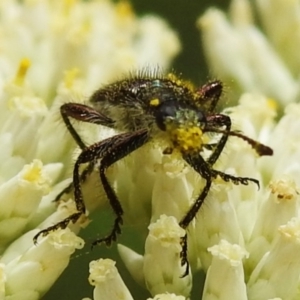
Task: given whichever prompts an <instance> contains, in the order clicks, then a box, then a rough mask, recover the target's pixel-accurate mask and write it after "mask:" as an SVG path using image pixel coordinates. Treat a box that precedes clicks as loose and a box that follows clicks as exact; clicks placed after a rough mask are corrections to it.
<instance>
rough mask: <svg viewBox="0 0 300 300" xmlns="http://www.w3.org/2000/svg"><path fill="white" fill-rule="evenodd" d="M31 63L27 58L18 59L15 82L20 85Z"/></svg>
mask: <svg viewBox="0 0 300 300" xmlns="http://www.w3.org/2000/svg"><path fill="white" fill-rule="evenodd" d="M30 65H31V61H30V59H28V58H26V57H25V58H23V59H22V60H21V61H20V64H19V68H18V71H17V74H16V77H15V80H14V81H15V84H17V85H22V84H23V82H24V79H25V76H26V74H27V71H28V69H29V67H30Z"/></svg>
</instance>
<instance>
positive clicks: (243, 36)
mask: <svg viewBox="0 0 300 300" xmlns="http://www.w3.org/2000/svg"><path fill="white" fill-rule="evenodd" d="M253 2H254V3H253V6H254V7H255V9H256V11H255V12H257V14H258V16H259V17H260V21H261V24H262V28H263V30H264V32H263V31H261V30H260V29H259V28H258V26H256V25H255V23H254V21H253V20H254V17H253V16H252V15H253V14H254V13H253V12H252V9H251V7H252V5H251V4H252V3H251V4H250V1H248V0H233V1H232V2H231V6H230V13H229V18H227V17H226V16H225V14H224V13H223V12H221V11H219V10H217V9H215V8H211V9H209V10H208V11H207V12H206V13H205V14H204V15H203V16H201V18H200V19H199V22H198V24H199V26H200V28H201V32H202V41H203V46H204V51H205V54H206V57H207V60H208V63H209V68H210V69H211V71H212V72H213V73H214V75H215V76H217V77H218V78H219V79H221V80H223V81H224V82H226V84H227V85H228V86H230V87H231V88H230V89H228V92H229V94H233V93H235V94H236V93H238V94H239V95H240V94H241V92H242V91H246V92H255V93H261V94H263V95H265V96H267V97H272V98H274V99H276V100H278V101H279V102H280V103H281V104H282V105H285V104H287V103H290V102H292V101H295V100H297V96H298V95H299V81H298V76H299V64H300V60H299V55H298V51H297V49H299V43H300V39H299V35H298V32H299V28H300V16H299V14H298V13H297V12H298V11H299V8H300V4H299V2H298V1H285V0H274V1H269V0H266V1H265V0H256V1H253ZM235 98H236V97H235ZM229 99H230V97H229Z"/></svg>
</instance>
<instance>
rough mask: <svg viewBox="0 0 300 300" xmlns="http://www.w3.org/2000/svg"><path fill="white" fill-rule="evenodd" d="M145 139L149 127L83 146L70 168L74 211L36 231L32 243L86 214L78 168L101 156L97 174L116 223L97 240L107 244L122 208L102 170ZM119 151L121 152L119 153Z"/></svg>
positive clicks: (120, 219)
mask: <svg viewBox="0 0 300 300" xmlns="http://www.w3.org/2000/svg"><path fill="white" fill-rule="evenodd" d="M147 140H148V131H147V130H140V131H136V132H133V133H123V134H119V135H116V136H113V137H111V138H108V139H106V140H104V141H102V142H99V143H96V144H93V145H91V146H90V147H87V148H85V149H84V150H83V151H82V152H81V154H80V155H79V156H78V158H77V160H76V163H75V165H74V171H73V185H74V198H75V199H74V200H75V204H76V209H77V212H76V213H74V214H72V215H71V216H69V217H67V218H66V219H64V220H62V221H61V222H59V223H57V224H55V225H53V226H50V227H48V228H46V229H44V230H41V231H40V232H39V233H38V234H37V235H35V236H34V238H33V241H34V243H35V244H36V243H37V240H38V238H39V236H41V235H42V236H46V235H47V234H48V233H49V232H51V231H55V230H57V229H59V228H61V229H64V228H66V227H67V226H68V224H69V223H70V222H72V223H75V222H76V221H77V220H78V219H79V218H80V216H81V215H83V214H85V211H86V208H85V204H84V201H83V196H82V191H81V176H80V173H79V168H80V165H81V164H84V163H90V162H92V161H95V160H97V159H102V161H103V160H104V168H103V167H102V164H101V165H100V177H101V181H102V184H103V187H104V190H105V192H106V194H107V197H108V199H109V201H110V204H111V206H112V208H113V210H114V212H115V213H116V215H117V218H116V221H115V226H114V228H113V230H112V232H111V234H110V235H109V236H107V237H106V238H104V239H102V240H98V242H101V241H105V242H106V243H107V244H109V242H110V241H112V240H114V239H115V236H116V234H117V233H118V232H119V231H120V224H121V223H122V214H123V210H122V208H121V205H120V202H119V200H118V199H117V196H116V195H115V192H114V191H113V189H112V188H111V186H110V184H109V183H108V181H107V179H106V176H105V174H104V171H105V170H106V169H107V168H108V167H109V166H110V165H111V164H113V163H114V162H116V161H118V160H119V159H121V158H123V157H125V156H126V155H128V154H129V153H131V152H132V151H134V150H136V149H138V148H139V147H141V146H142V145H144V144H145V143H146V142H147ZM115 151H116V152H115ZM120 151H121V152H122V153H120ZM101 172H102V173H103V175H101ZM103 178H105V179H103ZM96 244H97V242H96ZM93 245H94V244H93Z"/></svg>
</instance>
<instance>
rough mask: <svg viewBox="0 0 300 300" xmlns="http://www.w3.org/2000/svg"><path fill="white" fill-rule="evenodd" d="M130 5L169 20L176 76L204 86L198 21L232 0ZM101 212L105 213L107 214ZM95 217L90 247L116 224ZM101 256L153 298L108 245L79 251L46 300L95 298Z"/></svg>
mask: <svg viewBox="0 0 300 300" xmlns="http://www.w3.org/2000/svg"><path fill="white" fill-rule="evenodd" d="M130 2H131V3H132V6H133V10H134V11H135V12H136V14H137V15H140V16H142V15H145V14H155V15H158V16H161V17H162V18H164V19H165V20H167V22H168V23H169V24H170V27H171V28H172V29H173V30H175V31H176V32H177V33H178V35H179V38H180V41H181V45H182V51H181V53H180V54H179V56H178V57H177V58H176V59H175V60H174V63H173V65H172V67H173V68H174V70H176V72H177V73H182V74H183V77H184V78H186V79H190V80H192V81H193V82H194V83H195V84H199V85H200V84H201V83H204V82H205V81H206V80H207V78H209V70H208V67H207V65H206V63H205V58H204V55H203V51H202V48H201V40H200V33H199V30H198V29H197V28H196V21H197V19H198V18H199V16H200V15H202V14H203V13H204V12H205V10H206V9H207V7H209V6H216V7H219V8H223V9H227V6H228V3H229V1H228V0H215V1H208V0H207V1H206V0H202V1H201V0H199V1H196V0H195V1H193V0H173V1H171V0H149V1H146V0H131V1H130ZM102 213H104V214H106V212H102ZM93 215H94V217H93ZM93 215H92V216H91V219H92V220H93V222H92V223H91V224H90V226H88V228H87V229H86V230H84V231H82V234H81V236H82V237H83V238H84V240H85V241H86V244H87V245H89V244H90V242H89V241H92V240H93V239H94V238H95V235H97V233H98V234H100V233H99V228H111V226H112V225H111V224H112V222H113V219H111V218H110V217H108V218H107V217H106V216H103V215H102V216H100V217H99V212H95V213H94V214H93ZM137 217H138V216H137ZM99 220H104V222H102V223H101V222H99ZM135 230H137V229H132V228H124V229H123V234H122V236H121V237H120V238H119V240H118V241H119V242H121V243H122V240H126V243H125V244H126V245H127V246H129V245H130V244H128V242H127V240H130V239H131V240H132V236H134V237H138V236H139V235H137V234H136V233H135V232H134V231H135ZM132 246H133V248H134V249H135V250H137V251H139V252H140V253H142V252H143V249H142V247H143V245H142V241H136V240H135V241H134V245H132ZM86 252H88V253H86ZM100 257H103V258H113V259H115V260H117V267H118V270H119V271H120V273H121V276H122V278H123V280H124V281H125V283H126V285H127V287H128V288H129V290H130V292H131V293H132V295H133V298H134V299H135V300H142V299H147V298H148V297H151V295H149V293H148V292H147V291H146V290H144V289H142V288H141V287H138V286H137V285H136V284H135V282H133V281H132V279H131V277H130V275H129V274H128V273H127V271H126V269H125V268H124V267H123V265H122V262H121V261H120V259H118V258H117V257H118V255H117V251H116V245H113V246H112V247H111V248H110V249H107V248H106V247H105V246H99V247H96V248H95V249H94V250H93V251H92V252H90V250H89V246H87V248H86V249H85V250H83V251H81V254H78V252H76V255H75V256H74V257H73V259H72V260H71V262H70V265H69V267H68V268H67V269H66V270H65V272H64V273H63V274H62V276H61V278H60V279H59V280H58V282H57V283H56V284H55V285H54V286H53V287H52V288H51V290H50V291H49V292H48V293H47V294H46V295H45V296H44V298H43V299H44V300H54V299H58V300H69V299H73V300H79V299H82V298H83V297H90V298H92V297H93V296H92V290H93V287H92V286H90V285H89V283H88V280H87V277H88V274H89V273H88V264H89V262H90V261H91V260H93V259H98V258H100ZM203 276H205V275H204V274H203V273H201V272H200V273H198V274H195V276H194V281H195V282H197V284H195V285H194V289H193V290H194V294H193V295H192V297H191V300H193V299H200V297H201V296H200V295H201V294H202V289H203V287H202V286H199V282H201V281H202V282H203V279H202V280H201V278H199V277H203ZM112 300H113V299H112Z"/></svg>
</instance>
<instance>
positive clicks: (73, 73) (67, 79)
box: [63, 68, 80, 89]
mask: <svg viewBox="0 0 300 300" xmlns="http://www.w3.org/2000/svg"><path fill="white" fill-rule="evenodd" d="M79 74H80V70H79V69H78V68H72V69H70V70H66V71H65V72H64V81H63V82H64V84H65V86H66V88H68V89H69V88H71V87H72V86H73V84H74V81H75V79H76V78H77V77H78V75H79Z"/></svg>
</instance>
